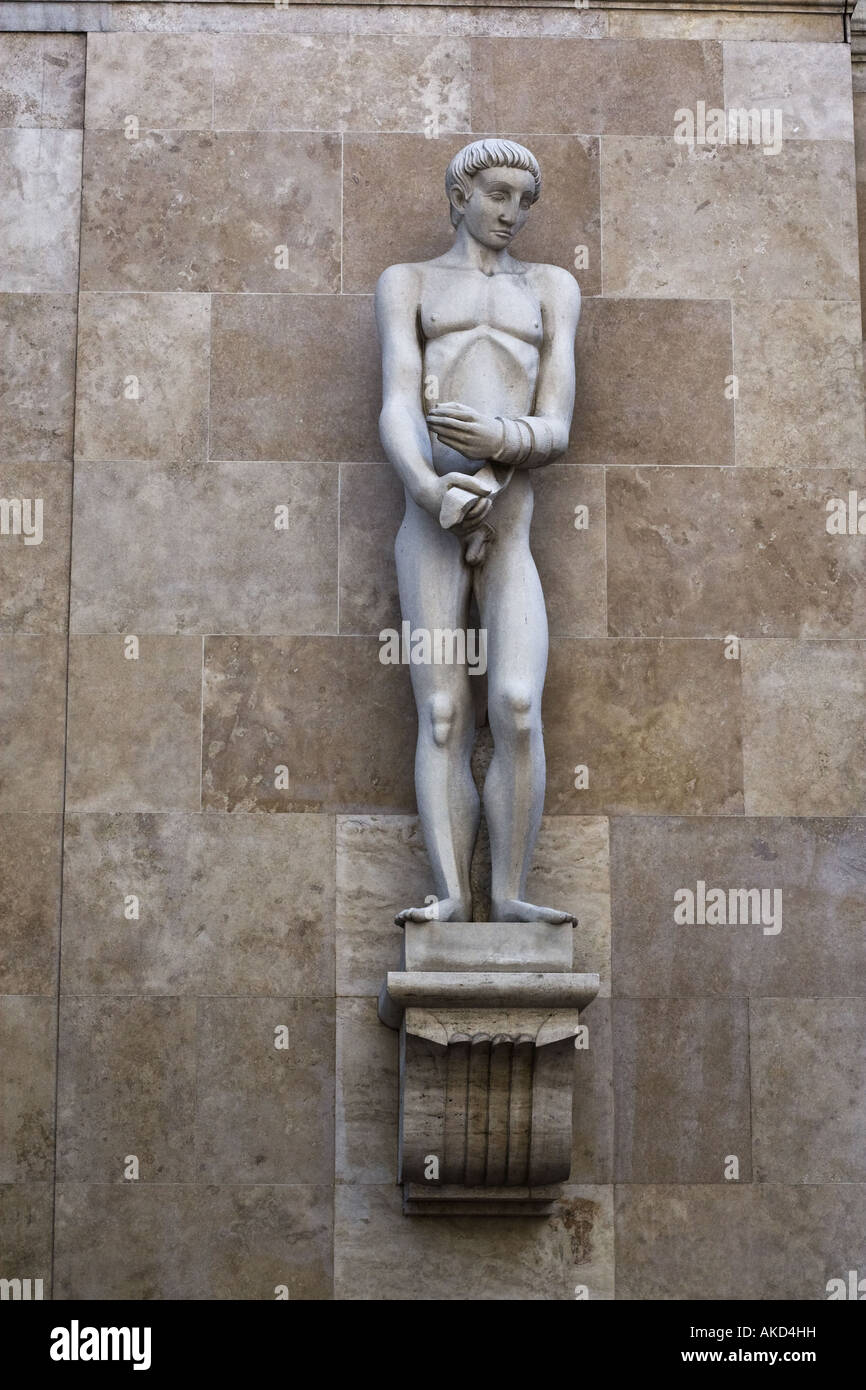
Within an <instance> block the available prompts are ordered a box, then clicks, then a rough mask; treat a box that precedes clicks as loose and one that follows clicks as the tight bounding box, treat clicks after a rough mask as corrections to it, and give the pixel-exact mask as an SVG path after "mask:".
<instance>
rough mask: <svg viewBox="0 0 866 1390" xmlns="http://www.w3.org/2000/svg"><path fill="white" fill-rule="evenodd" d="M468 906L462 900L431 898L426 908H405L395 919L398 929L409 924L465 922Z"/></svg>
mask: <svg viewBox="0 0 866 1390" xmlns="http://www.w3.org/2000/svg"><path fill="white" fill-rule="evenodd" d="M466 920H467V917H466V904H465V903H464V901H463V899H462V898H431V899H430V901H429V902H428V903H426V904H425V906H424V907H404V908H403V911H402V912H398V913H397V916H396V917H395V918H394V921H395V922H396V924H397V926H398V927H403V926H405V925H406V923H407V922H465V921H466Z"/></svg>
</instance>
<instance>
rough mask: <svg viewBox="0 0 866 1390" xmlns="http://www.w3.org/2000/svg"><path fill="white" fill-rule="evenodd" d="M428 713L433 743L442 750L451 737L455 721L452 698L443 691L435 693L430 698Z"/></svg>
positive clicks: (454, 705) (454, 704) (455, 710)
mask: <svg viewBox="0 0 866 1390" xmlns="http://www.w3.org/2000/svg"><path fill="white" fill-rule="evenodd" d="M428 712H429V716H430V727H431V729H432V732H433V742H434V743H435V744H436V747H437V748H444V747H445V745H446V744H447V743H448V742H449V741H450V740H451V738H452V737H453V734H454V725H455V723H456V721H457V705H456V703H455V701H454V698H453V696H451V695H446V693H445V692H444V691H443V690H440V691H437V693H436V694H435V695H433V696H431V698H430V702H429V706H428Z"/></svg>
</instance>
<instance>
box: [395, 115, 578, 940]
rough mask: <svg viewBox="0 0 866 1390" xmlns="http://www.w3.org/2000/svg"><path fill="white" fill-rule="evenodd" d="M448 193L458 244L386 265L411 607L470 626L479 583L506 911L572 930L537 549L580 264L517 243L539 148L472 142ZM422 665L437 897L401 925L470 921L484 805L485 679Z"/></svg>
mask: <svg viewBox="0 0 866 1390" xmlns="http://www.w3.org/2000/svg"><path fill="white" fill-rule="evenodd" d="M445 187H446V192H447V194H448V198H449V201H450V203H451V221H452V223H453V224H454V226H455V228H456V236H455V238H454V242H453V245H452V247H451V249H450V250H448V251H446V252H445V254H444V255H442V256H437V257H436V258H435V259H434V260H431V261H423V262H420V263H418V264H415V265H393V266H390V267H389V269H388V270H386V271H385V272H384V273H383V274H382V276H381V277H380V280H379V283H378V286H377V289H376V316H377V322H378V326H379V336H380V339H381V344H382V362H383V376H384V389H383V405H382V413H381V415H380V417H379V427H380V433H381V438H382V443H383V445H384V447H385V451H386V453H387V456H388V458H389V459H390V461H391V463H392V464H393V465H394V467H395V468H396V470H397V473H398V474H399V476H400V478H401V479H402V481H403V483H404V485H405V489H406V512H405V516H404V518H403V523H402V525H401V527H400V531H399V533H398V536H397V541H396V557H397V574H398V579H399V586H400V602H401V607H402V613H403V618H404V621H408V622H409V623H410V624H411V626H412V628H413V629H423V630H426V631H428V632H435V631H436V630H437V629H438V630H440V631H449V630H450V631H453V630H454V629H457V628H465V627H466V625H467V623H468V621H469V605H470V601H471V599H472V596H473V594H474V597H475V599H476V602H477V606H478V611H479V614H480V621H481V628H482V629H483V630H486V634H487V660H488V669H487V678H488V706H487V707H488V719H489V723H490V729H491V733H492V736H493V743H494V752H493V758H492V761H491V764H490V768H489V771H488V773H487V778H486V781H485V783H484V811H485V815H486V818H487V826H488V830H489V835H490V852H491V861H492V882H491V908H492V912H491V918H492V920H493V921H497V922H542V923H548V924H551V925H563V924H565V923H568V922H571V923H572V924H573V923H574V922H575V920H576V919H575V918H574V917H573V916H572V915H571V913H569V912H564V911H560V910H558V909H555V908H550V907H538V906H536V905H535V904H533V903H528V902H526V901H525V899H524V894H525V891H526V877H527V873H528V871H529V867H530V862H531V858H532V853H533V849H534V846H535V841H536V837H537V834H538V828H539V824H540V821H541V813H542V808H543V804H544V786H545V764H544V748H543V742H542V730H541V692H542V687H543V685H544V676H545V670H546V666H547V616H546V613H545V607H544V596H543V594H542V590H541V584H540V581H539V578H538V572H537V570H536V568H535V562H534V560H533V558H532V554H531V552H530V548H529V526H530V521H531V519H532V508H533V493H532V483H531V479H530V470H531V469H533V468H540V467H541V466H542V465H544V464H546V463H550V461H551V460H552V459H555V458H557V457H558V456H559V455H560V454H562V453H563V452H564V450H565V448H566V447H567V444H568V433H569V428H570V425H571V416H572V410H573V408H574V336H575V330H576V328H577V320H578V316H579V313H580V291H579V289H578V287H577V283H576V282H575V280H574V277H573V276H572V275H570V274H569V273H568V271H565V270H562V269H560V267H558V266H553V265H539V264H533V263H525V262H522V261H518V260H515V259H514V258H513V257H512V255H511V253H510V250H509V248H510V245H511V242H512V240H513V239H514V237H515V236H516V235H517V233H518V232H519V231H520V229H521V228H522V227H523V226H524V224H525V222H526V219H527V217H528V216H529V212H530V209H531V207H532V205H533V203H534V202H536V200H537V199H538V196H539V193H540V190H541V173H540V170H539V167H538V163H537V161H536V159H535V157H534V156H533V155H532V154H531V153H530V151H529V150H527V149H524V147H523V146H522V145H518V144H515V143H514V142H513V141H510V140H498V139H489V140H478V141H475V142H474V143H473V144H471V145H467V146H466V147H465V148H464V149H462V150H461V151H460V152H459V154H457V155H455V157H454V158H453V159H452V161H451V163H450V164H449V166H448V171H447V173H446V176H445ZM411 676H412V684H413V690H414V694H415V701H416V704H417V707H418V747H417V754H416V763H415V783H416V790H417V796H418V808H419V812H420V816H421V823H422V826H423V830H424V836H425V840H426V844H427V850H428V853H429V855H430V860H431V863H432V866H433V873H434V876H435V888H436V893H437V900H436V901H433V902H430V903H428V905H426V906H424V907H409V908H406V909H405V910H404V911H403V912H401V913H400V914H399V916H398V917H397V919H396V920H397V922H398V923H399V924H401V925H402V924H404V923H406V922H424V921H431V920H437V921H441V922H458V921H459V922H465V921H468V920H469V919H470V917H471V893H470V884H469V871H470V861H471V857H472V852H473V848H474V845H475V840H476V836H477V833H478V825H479V816H480V808H479V799H478V793H477V790H476V787H475V783H474V780H473V777H472V771H471V767H470V758H471V753H472V745H473V741H474V736H475V713H474V704H473V699H472V689H471V677H470V675H469V672H468V670H467V667H466V666H465V665H456V664H452V665H446V664H435V663H434V662H431V663H429V664H423V665H414V664H413V665H412V666H411Z"/></svg>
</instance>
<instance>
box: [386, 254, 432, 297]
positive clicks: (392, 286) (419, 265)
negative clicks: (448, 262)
mask: <svg viewBox="0 0 866 1390" xmlns="http://www.w3.org/2000/svg"><path fill="white" fill-rule="evenodd" d="M426 264H428V263H427V262H424V261H417V262H414V263H412V262H408V263H407V264H405V265H400V264H398V265H389V266H388V267H387V269H386V270H383V271H382V274H381V275H380V276H379V279H378V281H377V282H376V292H377V294H378V293H381V292H384V293H388V294H392V293H395V292H399V291H400V290H404V289H405V290H409V289H417V287H418V286H419V285H420V284H421V282H422V280H423V275H424V267H425V265H426Z"/></svg>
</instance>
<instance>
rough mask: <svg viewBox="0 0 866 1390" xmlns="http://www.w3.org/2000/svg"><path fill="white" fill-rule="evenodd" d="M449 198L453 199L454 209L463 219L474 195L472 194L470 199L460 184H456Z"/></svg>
mask: <svg viewBox="0 0 866 1390" xmlns="http://www.w3.org/2000/svg"><path fill="white" fill-rule="evenodd" d="M448 196H449V198H450V199H451V206H452V208H453V209H454V211H455V212H456V213H457V214H458V216H460V217H462V216H463V214H464V212H465V211H466V204H467V203H468V201H469V198H471V197H472V194H471V193H470V194H469V197H467V195H466V194H465V193H464V191H463V189H462V188H461V187H460V184H459V183H455V184H454V185H453V187H452V188H451V191H450V193H449V195H448Z"/></svg>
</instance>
